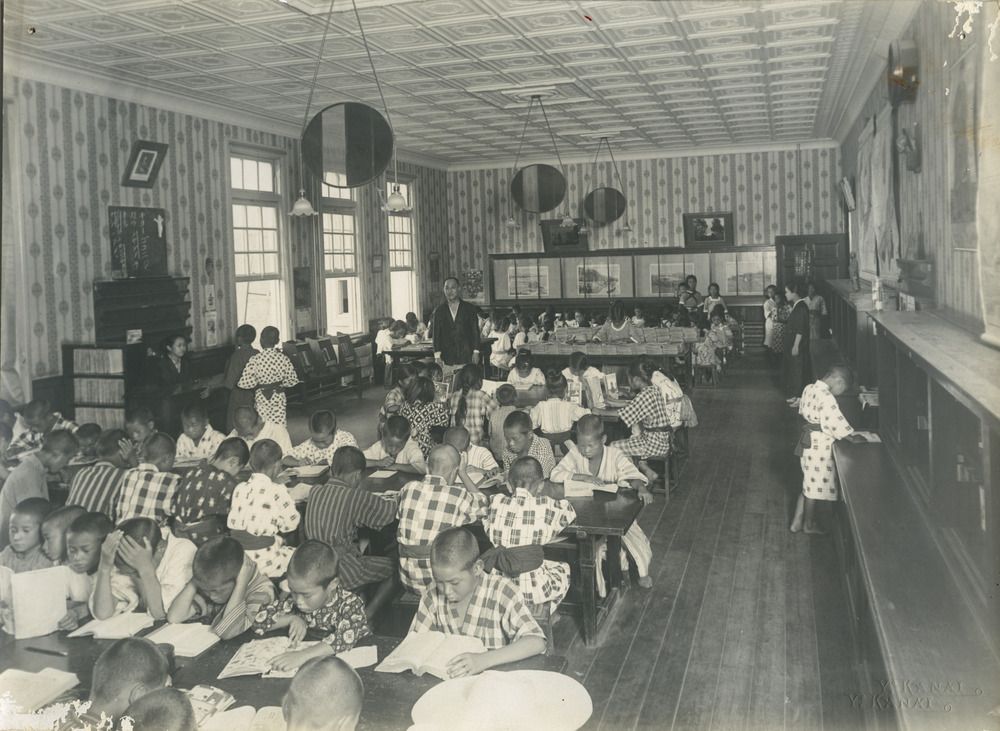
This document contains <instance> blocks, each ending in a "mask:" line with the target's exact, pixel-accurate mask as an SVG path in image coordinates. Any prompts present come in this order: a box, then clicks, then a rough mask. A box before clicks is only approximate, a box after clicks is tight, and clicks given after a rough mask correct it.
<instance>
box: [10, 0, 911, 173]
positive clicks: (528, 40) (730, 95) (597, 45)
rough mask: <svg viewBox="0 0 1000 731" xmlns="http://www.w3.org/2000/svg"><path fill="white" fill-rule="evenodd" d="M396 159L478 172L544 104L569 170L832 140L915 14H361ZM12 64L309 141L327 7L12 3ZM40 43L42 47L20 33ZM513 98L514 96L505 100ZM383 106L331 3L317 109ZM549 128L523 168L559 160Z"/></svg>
mask: <svg viewBox="0 0 1000 731" xmlns="http://www.w3.org/2000/svg"><path fill="white" fill-rule="evenodd" d="M358 4H359V6H360V10H359V12H360V15H361V18H362V23H363V24H364V27H365V32H366V33H367V36H368V40H369V43H370V45H371V49H372V55H373V58H374V62H375V65H376V68H377V70H378V72H379V78H380V79H381V81H382V83H383V87H384V93H385V97H386V99H387V101H388V103H389V111H390V114H391V117H392V123H393V126H394V128H395V130H396V133H397V137H398V140H399V144H400V147H401V148H403V149H412V150H413V151H415V152H419V153H421V154H423V155H426V156H429V157H432V158H437V159H438V160H441V161H442V162H445V163H450V164H461V165H469V164H476V163H479V162H482V163H483V164H484V165H485V164H488V163H491V162H496V161H499V160H504V159H508V158H510V157H511V156H512V155H513V154H514V153H515V152H516V149H517V141H518V140H519V139H520V130H521V127H522V125H523V123H524V119H525V114H526V112H527V102H526V101H523V100H519V99H518V98H517V97H516V96H512V95H511V93H510V92H511V90H512V89H521V90H530V89H532V88H536V87H551V89H552V90H553V91H552V96H551V98H547V99H546V101H545V107H546V110H547V111H548V116H549V120H550V122H551V124H552V128H553V131H554V132H555V134H556V136H557V140H558V144H559V148H560V152H561V153H562V154H563V155H565V156H574V155H575V156H579V155H583V154H588V153H589V151H591V150H593V149H594V141H593V136H594V135H595V134H599V133H601V132H605V131H614V133H615V134H614V135H613V145H614V148H615V150H616V152H619V154H623V155H626V154H635V155H641V154H643V153H646V152H649V153H660V154H662V153H663V152H665V151H669V150H670V149H671V148H677V149H690V148H695V147H698V146H702V145H711V146H719V145H742V146H751V145H768V144H774V143H795V142H808V141H814V140H825V139H831V138H832V137H833V134H834V130H835V129H836V126H837V124H838V123H839V122H840V116H841V114H842V111H843V109H844V107H845V102H846V101H847V100H848V99H850V98H851V95H852V94H855V93H856V91H857V85H858V83H859V78H860V77H861V75H862V73H863V71H864V69H865V67H866V66H868V65H869V63H870V62H871V60H872V59H873V58H875V57H877V56H881V55H884V54H885V52H886V48H885V47H884V46H885V45H886V44H887V42H888V40H889V38H888V37H886V28H892V27H895V26H894V24H896V25H898V22H899V17H900V16H901V15H904V14H906V13H909V12H912V8H911V7H909V6H910V5H912V3H908V2H906V1H905V0H891V1H888V0H879V1H870V2H845V1H843V0H809V1H808V2H805V1H796V2H790V1H788V0H785V1H772V0H731V1H728V0H702V1H694V0H691V1H688V0H669V1H666V0H664V1H656V0H650V1H648V2H636V1H634V0H633V1H631V2H629V1H619V2H587V3H583V2H568V1H564V0H545V1H542V0H360V1H359V3H358ZM6 5H7V8H6V13H5V14H6V21H7V22H6V23H5V24H4V55H5V57H6V58H5V61H7V60H8V59H10V58H12V57H16V58H17V59H19V60H23V61H26V62H27V63H28V64H29V65H30V62H31V60H32V59H39V60H45V61H46V62H49V63H55V64H58V65H63V66H66V67H69V68H73V69H81V70H84V71H87V72H89V73H91V74H94V75H97V76H99V77H104V78H106V79H107V80H108V92H109V93H113V89H114V84H115V83H116V82H118V81H123V82H127V83H129V84H132V85H135V86H139V87H148V88H149V89H150V90H152V91H159V90H162V91H168V92H170V93H172V94H175V95H180V96H185V97H188V98H190V99H192V100H194V101H195V102H197V103H199V104H201V105H204V106H215V107H219V108H222V109H225V110H227V111H228V112H232V111H236V112H238V113H245V114H252V115H255V116H256V117H257V118H258V119H267V120H270V121H272V122H275V123H279V124H282V125H286V126H292V125H294V128H297V127H298V125H300V124H301V120H302V118H303V115H304V114H305V112H306V103H307V99H308V92H309V80H310V79H311V78H312V75H313V70H314V66H315V63H316V56H317V54H318V52H319V46H320V42H321V39H322V36H323V29H324V25H325V22H326V12H327V9H328V7H329V5H328V3H327V2H326V0H288V2H287V3H286V2H279V0H212V1H211V2H201V1H198V0H8V2H7V3H6ZM29 26H30V27H34V28H35V29H36V30H35V33H34V34H33V35H30V36H29V35H28V34H27V31H26V29H27V28H28V27H29ZM505 91H506V92H507V93H504V92H505ZM341 101H362V102H366V103H369V104H372V105H373V106H376V107H377V108H381V102H380V100H379V95H378V90H377V88H376V86H375V83H374V78H373V77H372V74H371V69H370V67H369V62H368V58H367V56H366V54H365V50H364V46H363V44H362V43H361V36H360V32H359V28H358V24H357V21H356V19H355V15H354V12H353V10H352V8H351V6H350V3H349V2H347V1H346V0H337V2H335V4H334V10H333V18H332V22H331V25H330V30H329V37H328V39H327V42H326V46H325V49H324V53H323V61H322V63H321V65H320V70H319V78H318V81H317V91H316V93H315V96H314V99H313V102H312V110H313V111H318V110H319V109H321V108H323V107H325V106H327V105H329V104H333V103H336V102H341ZM552 152H553V150H552V143H551V140H550V139H549V136H548V134H547V132H546V131H545V130H544V127H542V119H541V115H539V114H537V113H535V114H533V115H532V118H531V126H530V127H529V135H528V136H527V138H526V142H525V149H524V153H523V154H524V155H526V156H532V157H536V158H537V157H539V156H543V155H545V156H547V155H551V154H552Z"/></svg>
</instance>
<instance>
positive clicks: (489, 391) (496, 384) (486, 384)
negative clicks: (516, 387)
mask: <svg viewBox="0 0 1000 731" xmlns="http://www.w3.org/2000/svg"><path fill="white" fill-rule="evenodd" d="M504 383H505V382H504V381H489V380H486V379H483V387H482V388H481V389H480V390H481V391H482V392H483V393H485V394H486V395H488V396H496V393H497V389H498V388H500V387H501V386H502V385H503V384H504Z"/></svg>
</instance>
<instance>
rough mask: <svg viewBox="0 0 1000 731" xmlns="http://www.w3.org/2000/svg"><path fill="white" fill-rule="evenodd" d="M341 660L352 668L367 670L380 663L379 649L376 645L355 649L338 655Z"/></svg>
mask: <svg viewBox="0 0 1000 731" xmlns="http://www.w3.org/2000/svg"><path fill="white" fill-rule="evenodd" d="M337 657H339V658H340V659H341V660H343V661H344V662H346V663H347V664H348V665H350V666H351V667H352V668H367V667H369V666H371V665H374V664H375V663H377V662H378V648H377V647H375V645H366V646H364V647H354V648H351V649H350V650H347V651H345V652H340V653H338V654H337Z"/></svg>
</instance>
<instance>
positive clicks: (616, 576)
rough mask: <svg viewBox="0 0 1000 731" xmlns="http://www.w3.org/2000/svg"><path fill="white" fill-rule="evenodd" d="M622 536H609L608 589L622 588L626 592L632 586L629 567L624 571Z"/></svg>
mask: <svg viewBox="0 0 1000 731" xmlns="http://www.w3.org/2000/svg"><path fill="white" fill-rule="evenodd" d="M621 555H622V537H621V536H608V574H609V576H608V591H609V592H610V591H611V589H612V588H614V589H621V591H622V593H623V594H624V593H625V592H626V591H628V588H629V586H630V583H629V576H628V569H625V571H622V559H621Z"/></svg>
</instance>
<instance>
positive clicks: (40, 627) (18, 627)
mask: <svg viewBox="0 0 1000 731" xmlns="http://www.w3.org/2000/svg"><path fill="white" fill-rule="evenodd" d="M68 595H69V590H68V588H67V586H66V570H65V568H64V567H62V566H53V567H52V568H48V569H41V570H39V571H26V572H24V573H21V574H14V575H13V576H12V577H11V596H12V602H13V609H14V638H15V639H18V640H23V639H25V638H28V637H40V636H41V635H47V634H49V633H50V632H55V631H56V630H57V629H59V620H60V619H62V618H63V617H64V616H65V614H66V597H67V596H68Z"/></svg>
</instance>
